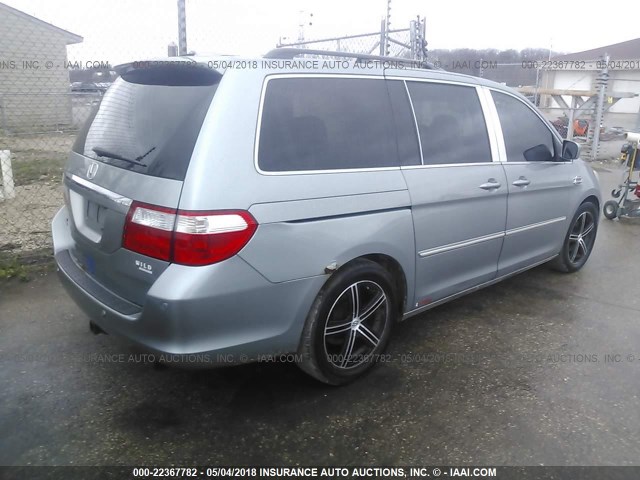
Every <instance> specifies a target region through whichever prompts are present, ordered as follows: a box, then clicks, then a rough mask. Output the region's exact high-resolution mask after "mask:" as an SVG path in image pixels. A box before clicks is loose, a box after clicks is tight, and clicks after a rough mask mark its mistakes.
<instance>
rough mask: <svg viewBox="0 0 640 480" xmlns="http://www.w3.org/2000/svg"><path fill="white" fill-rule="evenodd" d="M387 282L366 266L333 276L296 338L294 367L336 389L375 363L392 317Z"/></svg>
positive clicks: (388, 279) (394, 308) (373, 267)
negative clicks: (297, 360) (298, 342)
mask: <svg viewBox="0 0 640 480" xmlns="http://www.w3.org/2000/svg"><path fill="white" fill-rule="evenodd" d="M393 285H394V281H393V278H392V276H391V275H390V274H389V272H387V271H386V270H385V269H384V268H382V267H381V266H380V265H378V264H377V263H375V262H372V261H370V260H364V259H360V260H356V261H354V262H352V263H351V264H350V265H346V266H345V267H343V269H341V270H338V271H337V272H336V273H335V274H334V275H333V276H332V277H331V278H330V279H329V281H328V282H327V284H326V285H325V286H324V287H323V288H322V290H321V291H320V293H319V294H318V296H317V297H316V299H315V301H314V302H313V305H312V306H311V310H310V312H309V315H308V317H307V322H306V324H305V327H304V331H303V334H302V340H301V345H300V349H299V353H300V354H301V356H302V361H301V362H300V363H299V364H298V365H299V367H300V368H301V369H302V370H304V371H305V372H306V373H308V374H309V375H311V376H313V377H315V378H316V379H318V380H320V381H321V382H324V383H328V384H331V385H342V384H345V383H349V382H351V381H353V380H355V379H356V378H357V377H359V376H360V375H362V374H363V373H364V372H366V371H367V370H369V369H370V368H371V367H373V365H374V364H375V363H376V360H377V358H378V357H379V356H380V354H381V353H382V352H383V351H384V349H385V347H386V345H387V343H388V341H389V337H390V334H391V328H392V326H393V323H394V322H395V320H396V317H397V315H398V308H397V300H396V292H395V288H394V287H393Z"/></svg>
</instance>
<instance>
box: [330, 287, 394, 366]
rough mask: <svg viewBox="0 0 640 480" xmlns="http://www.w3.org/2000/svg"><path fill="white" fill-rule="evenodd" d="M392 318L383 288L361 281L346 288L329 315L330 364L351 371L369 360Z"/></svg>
mask: <svg viewBox="0 0 640 480" xmlns="http://www.w3.org/2000/svg"><path fill="white" fill-rule="evenodd" d="M389 318H390V316H389V301H388V299H387V296H386V295H385V293H384V290H383V289H382V287H381V286H380V285H378V284H377V283H375V282H373V281H371V280H362V281H359V282H356V283H354V284H352V285H351V286H349V287H348V288H346V289H345V290H344V291H343V292H342V293H341V294H340V295H339V296H338V298H337V299H336V301H335V302H334V303H333V305H332V306H331V309H330V310H329V314H328V315H327V321H326V323H325V327H324V349H325V354H326V358H327V361H328V362H329V363H331V364H332V365H333V366H335V367H337V368H342V369H349V368H355V367H357V366H359V365H361V364H363V363H365V362H367V361H368V360H370V359H371V355H372V354H373V352H374V351H375V349H376V347H378V345H379V344H380V339H381V337H382V334H383V332H384V330H385V325H386V323H387V322H388V321H389Z"/></svg>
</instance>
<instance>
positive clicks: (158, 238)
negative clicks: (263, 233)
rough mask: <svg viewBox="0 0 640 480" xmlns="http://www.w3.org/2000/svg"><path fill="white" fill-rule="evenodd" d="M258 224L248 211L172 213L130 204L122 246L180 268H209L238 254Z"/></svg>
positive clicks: (141, 204)
mask: <svg viewBox="0 0 640 480" xmlns="http://www.w3.org/2000/svg"><path fill="white" fill-rule="evenodd" d="M257 228H258V224H257V223H256V221H255V219H254V218H253V217H252V216H251V214H250V213H249V212H246V211H243V210H220V211H213V212H200V211H188V210H175V209H169V208H164V207H157V206H155V205H147V204H144V203H138V202H133V203H132V204H131V207H130V209H129V213H128V214H127V219H126V223H125V227H124V234H123V241H122V246H123V247H124V248H126V249H128V250H132V251H134V252H138V253H141V254H143V255H147V256H149V257H154V258H159V259H160V260H165V261H167V262H174V263H179V264H182V265H209V264H212V263H216V262H221V261H222V260H226V259H227V258H230V257H232V256H234V255H235V254H237V253H238V252H239V251H240V250H242V249H243V248H244V246H245V245H246V244H247V243H248V242H249V240H250V239H251V237H252V236H253V234H254V233H255V231H256V229H257Z"/></svg>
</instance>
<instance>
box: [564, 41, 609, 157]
mask: <svg viewBox="0 0 640 480" xmlns="http://www.w3.org/2000/svg"><path fill="white" fill-rule="evenodd" d="M608 66H609V55H607V54H605V56H604V68H603V69H602V70H601V71H600V74H599V75H598V78H597V79H596V85H597V87H598V100H597V102H596V111H595V115H594V116H593V119H594V123H595V125H593V136H592V138H591V160H596V159H597V158H598V150H599V146H600V124H601V123H602V117H603V114H604V97H605V94H606V92H607V83H608V81H609V68H608ZM569 128H573V125H569Z"/></svg>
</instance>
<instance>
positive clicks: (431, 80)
mask: <svg viewBox="0 0 640 480" xmlns="http://www.w3.org/2000/svg"><path fill="white" fill-rule="evenodd" d="M385 78H386V79H387V80H404V81H405V82H426V83H447V84H450V85H461V86H463V87H473V88H476V87H478V86H480V85H479V84H478V83H473V82H463V81H458V80H445V79H440V78H419V77H406V76H405V77H403V76H402V75H389V76H385Z"/></svg>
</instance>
